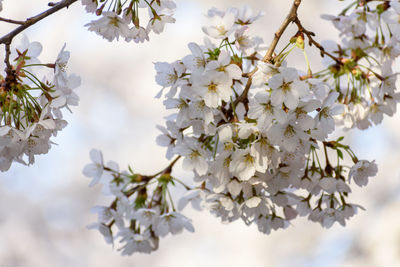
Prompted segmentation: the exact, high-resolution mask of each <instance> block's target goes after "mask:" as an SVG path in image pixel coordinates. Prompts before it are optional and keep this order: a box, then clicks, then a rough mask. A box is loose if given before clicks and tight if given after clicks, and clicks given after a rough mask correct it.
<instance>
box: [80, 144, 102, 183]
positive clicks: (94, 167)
mask: <svg viewBox="0 0 400 267" xmlns="http://www.w3.org/2000/svg"><path fill="white" fill-rule="evenodd" d="M90 159H91V160H92V161H93V163H89V164H87V165H86V166H85V167H84V168H83V175H85V176H87V177H93V180H92V181H91V182H90V184H89V186H93V185H95V184H97V183H98V182H99V181H100V178H101V176H102V175H103V170H104V161H103V154H102V153H101V151H100V150H97V149H92V150H90Z"/></svg>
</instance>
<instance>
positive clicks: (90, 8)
mask: <svg viewBox="0 0 400 267" xmlns="http://www.w3.org/2000/svg"><path fill="white" fill-rule="evenodd" d="M81 2H82V5H84V6H85V9H86V12H88V13H94V12H96V9H97V0H81Z"/></svg>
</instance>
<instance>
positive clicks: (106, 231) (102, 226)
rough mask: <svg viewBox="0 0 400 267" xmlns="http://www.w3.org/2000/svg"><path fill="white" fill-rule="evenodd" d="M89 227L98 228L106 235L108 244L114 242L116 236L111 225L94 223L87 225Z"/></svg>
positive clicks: (105, 238)
mask: <svg viewBox="0 0 400 267" xmlns="http://www.w3.org/2000/svg"><path fill="white" fill-rule="evenodd" d="M87 228H88V229H96V230H98V231H99V232H100V234H101V235H102V236H103V237H104V240H105V241H106V242H107V244H112V243H113V242H114V238H113V235H112V232H111V229H110V227H108V226H106V225H105V224H103V223H93V224H91V225H88V226H87Z"/></svg>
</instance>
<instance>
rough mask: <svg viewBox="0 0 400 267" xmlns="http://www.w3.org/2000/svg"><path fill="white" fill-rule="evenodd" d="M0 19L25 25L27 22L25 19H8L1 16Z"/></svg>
mask: <svg viewBox="0 0 400 267" xmlns="http://www.w3.org/2000/svg"><path fill="white" fill-rule="evenodd" d="M0 21H4V22H8V23H12V24H20V25H23V24H24V23H25V21H20V20H13V19H6V18H2V17H0Z"/></svg>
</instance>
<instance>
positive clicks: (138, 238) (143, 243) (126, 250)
mask: <svg viewBox="0 0 400 267" xmlns="http://www.w3.org/2000/svg"><path fill="white" fill-rule="evenodd" d="M118 235H121V236H122V237H123V238H122V239H121V243H122V242H126V244H125V245H124V246H123V247H122V248H120V249H119V250H122V255H123V256H124V255H132V254H133V253H134V252H140V253H150V252H152V251H153V250H154V248H153V247H152V244H151V243H150V238H149V237H148V236H147V235H144V234H134V233H133V232H132V231H131V230H130V229H124V230H123V231H120V232H119V233H118Z"/></svg>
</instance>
